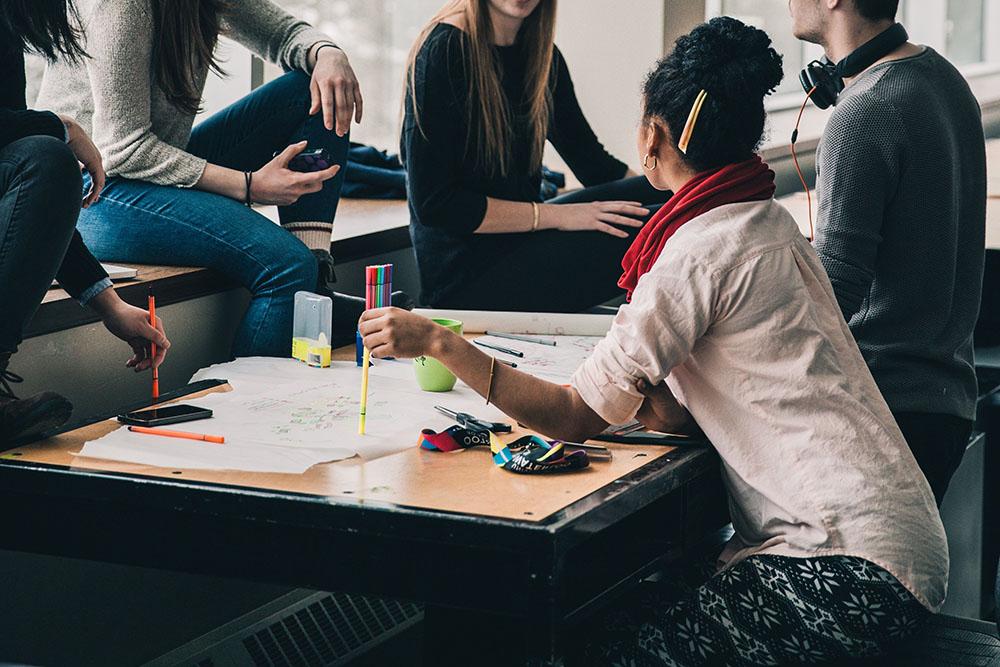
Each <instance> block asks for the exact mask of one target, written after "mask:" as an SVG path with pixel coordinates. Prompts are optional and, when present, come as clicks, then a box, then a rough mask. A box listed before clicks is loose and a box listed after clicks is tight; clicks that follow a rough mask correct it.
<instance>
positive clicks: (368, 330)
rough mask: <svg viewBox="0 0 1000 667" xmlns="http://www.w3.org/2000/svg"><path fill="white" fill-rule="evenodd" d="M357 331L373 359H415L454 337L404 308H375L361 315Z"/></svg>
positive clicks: (430, 352)
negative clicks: (445, 336)
mask: <svg viewBox="0 0 1000 667" xmlns="http://www.w3.org/2000/svg"><path fill="white" fill-rule="evenodd" d="M358 330H359V331H360V332H361V336H362V337H363V339H364V344H365V347H366V348H368V350H369V351H370V352H371V354H372V356H373V357H376V358H378V357H396V358H398V359H412V358H413V357H419V356H422V355H424V354H432V350H433V349H434V346H435V345H436V344H437V342H438V341H439V340H440V337H441V336H442V335H443V334H449V333H451V332H450V331H448V330H447V329H445V328H444V327H442V326H439V325H437V324H435V323H434V322H432V321H431V320H429V319H427V318H426V317H423V316H422V315H417V314H415V313H411V312H410V311H408V310H403V309H401V308H375V309H373V310H366V311H365V312H364V313H362V314H361V320H360V322H359V324H358Z"/></svg>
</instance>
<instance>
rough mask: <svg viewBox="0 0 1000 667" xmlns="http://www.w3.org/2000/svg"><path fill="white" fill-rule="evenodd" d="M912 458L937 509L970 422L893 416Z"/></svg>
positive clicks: (969, 431) (902, 414)
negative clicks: (926, 484) (918, 466)
mask: <svg viewBox="0 0 1000 667" xmlns="http://www.w3.org/2000/svg"><path fill="white" fill-rule="evenodd" d="M893 417H895V418H896V423H897V424H898V425H899V430H900V431H902V432H903V437H904V438H906V443H907V444H908V445H909V446H910V451H912V452H913V456H914V458H916V459H917V463H918V464H919V465H920V469H921V470H922V471H923V472H924V476H925V477H926V478H927V481H928V482H930V485H931V490H932V491H933V492H934V500H936V501H937V504H938V507H940V506H941V500H942V499H944V494H945V491H947V490H948V483H949V482H951V476H952V475H954V474H955V471H956V470H958V466H959V464H960V463H961V462H962V456H963V455H964V454H965V448H966V447H967V446H968V445H969V436H971V435H972V428H973V422H971V421H969V420H968V419H962V418H961V417H956V416H954V415H942V414H931V413H924V412H894V413H893Z"/></svg>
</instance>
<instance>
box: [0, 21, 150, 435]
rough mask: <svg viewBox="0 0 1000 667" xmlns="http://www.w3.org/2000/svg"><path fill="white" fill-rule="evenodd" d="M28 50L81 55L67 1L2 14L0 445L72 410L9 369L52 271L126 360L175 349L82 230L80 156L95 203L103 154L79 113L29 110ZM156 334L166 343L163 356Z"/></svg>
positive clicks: (137, 364)
mask: <svg viewBox="0 0 1000 667" xmlns="http://www.w3.org/2000/svg"><path fill="white" fill-rule="evenodd" d="M25 48H30V49H33V50H36V51H38V52H39V53H41V54H43V55H45V56H46V57H48V58H49V59H52V58H55V57H56V55H57V53H58V54H62V55H63V56H64V57H67V58H80V57H82V53H83V52H82V50H81V48H80V43H79V34H78V33H77V32H76V30H75V29H74V27H73V25H72V24H71V22H70V19H69V17H67V15H66V7H65V4H64V3H51V2H39V3H35V2H30V3H14V4H11V5H10V6H7V5H5V6H4V14H3V16H0V444H8V443H10V442H13V441H15V440H24V439H30V438H31V437H34V436H37V435H40V434H41V433H44V432H46V431H49V430H52V429H55V428H57V427H59V426H61V425H62V424H63V423H64V422H65V421H66V420H67V419H69V417H70V414H71V413H72V410H73V406H72V405H71V404H70V403H69V401H68V400H66V399H65V398H64V397H62V396H59V395H58V394H54V393H52V392H44V393H42V394H39V395H37V396H32V397H30V398H27V399H19V398H18V397H17V396H16V395H15V394H14V392H13V391H12V390H11V388H10V383H11V382H20V381H21V378H20V376H18V375H15V374H14V373H12V372H10V371H9V370H8V367H9V365H10V359H11V356H12V355H13V354H14V353H15V352H16V351H17V347H18V345H20V343H21V339H22V337H23V335H24V329H25V327H26V326H27V325H28V323H29V322H30V321H31V318H32V316H33V315H34V314H35V310H36V309H37V308H38V304H40V303H41V302H42V299H43V298H44V297H45V293H46V291H47V290H48V289H49V287H50V286H51V285H52V280H53V278H57V277H58V279H59V283H60V284H61V285H62V286H63V287H64V288H65V289H66V291H68V292H69V293H70V294H71V295H72V296H74V297H75V298H77V299H78V300H79V301H80V303H81V304H83V305H85V306H90V307H91V308H93V309H94V310H95V311H97V312H98V313H99V314H100V316H101V319H102V320H103V321H104V325H105V326H106V327H107V328H108V330H109V331H111V333H113V334H114V335H116V336H118V337H119V338H121V339H122V340H124V341H125V342H127V343H128V344H129V345H130V346H131V347H132V350H133V355H132V358H131V359H129V360H128V362H127V364H126V365H127V366H129V367H132V368H135V369H136V370H137V371H138V370H146V369H148V368H150V367H152V366H154V365H155V366H159V364H160V362H162V361H163V357H164V355H165V354H166V351H167V348H169V347H170V342H169V341H168V340H167V338H166V336H165V335H164V334H163V325H162V323H160V322H159V321H157V323H156V328H154V327H153V326H151V325H150V323H149V313H147V312H146V311H144V310H142V309H141V308H135V307H133V306H130V305H128V304H127V303H125V302H124V301H122V300H121V298H119V297H118V294H116V293H115V290H114V289H112V288H111V281H110V280H109V279H108V274H107V273H105V271H104V269H102V268H101V265H100V263H99V262H98V261H97V260H96V259H94V257H93V255H91V254H90V253H89V252H88V251H87V247H86V246H85V245H84V244H83V241H82V239H81V238H80V234H79V233H77V231H76V220H77V216H79V214H80V206H81V201H80V199H81V198H80V191H81V187H82V184H81V177H80V163H81V162H82V163H83V165H84V169H86V170H87V171H88V173H89V174H90V180H91V182H92V188H91V191H90V193H89V194H87V195H86V197H84V199H83V203H82V205H83V206H85V207H86V206H91V205H93V203H94V202H96V201H98V199H99V196H100V194H101V186H102V184H103V183H104V169H103V168H102V167H101V154H100V153H99V152H98V150H97V148H95V147H94V144H93V143H92V142H91V141H90V138H89V137H88V136H87V134H86V132H84V131H83V129H82V128H81V127H80V125H79V124H77V123H76V122H74V121H73V120H72V119H70V118H66V117H63V118H60V117H58V116H56V115H55V114H53V113H51V112H48V111H32V110H28V109H27V108H26V104H25V99H24V85H25V81H24V50H25ZM150 342H152V343H155V344H156V346H157V355H156V358H155V359H154V358H151V357H150V354H149V349H148V344H149V343H150Z"/></svg>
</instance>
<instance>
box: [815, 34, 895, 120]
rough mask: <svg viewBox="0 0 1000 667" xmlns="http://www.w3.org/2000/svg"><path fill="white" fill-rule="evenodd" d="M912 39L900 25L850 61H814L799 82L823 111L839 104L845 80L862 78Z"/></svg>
mask: <svg viewBox="0 0 1000 667" xmlns="http://www.w3.org/2000/svg"><path fill="white" fill-rule="evenodd" d="M909 39H910V36H909V35H907V34H906V28H904V27H903V25H902V24H901V23H896V24H895V25H893V26H892V27H891V28H888V29H886V30H884V31H882V32H881V33H879V34H878V35H876V36H875V37H873V38H872V39H871V40H869V41H867V42H865V43H864V44H862V45H861V46H859V47H858V48H857V49H856V50H855V51H853V52H852V53H851V54H850V55H848V56H847V57H846V58H844V59H843V60H841V61H840V62H838V63H836V64H834V63H831V62H830V61H829V60H828V59H827V58H826V57H823V58H822V59H821V60H814V61H812V62H811V63H809V64H808V65H806V68H805V69H804V70H802V72H801V73H800V74H799V82H800V83H801V84H802V88H803V89H804V90H805V91H806V92H807V93H810V92H811V93H812V95H811V99H812V101H813V103H814V104H815V105H816V106H818V107H819V108H820V109H827V108H829V107H831V106H833V105H835V104H837V97H838V96H839V95H840V92H841V91H842V90H843V89H844V79H845V78H849V77H852V76H855V75H856V74H860V73H861V72H863V71H864V70H866V69H867V68H868V67H870V66H871V65H872V64H873V63H875V62H876V61H878V60H880V59H881V58H884V57H885V56H887V55H889V54H890V53H892V52H893V51H895V50H896V49H897V48H899V47H900V46H902V45H903V44H905V43H906V42H907V40H909Z"/></svg>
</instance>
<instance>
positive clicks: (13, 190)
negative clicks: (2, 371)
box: [0, 136, 82, 354]
mask: <svg viewBox="0 0 1000 667" xmlns="http://www.w3.org/2000/svg"><path fill="white" fill-rule="evenodd" d="M81 187H82V180H81V176H80V165H79V164H78V163H77V161H76V158H75V157H74V156H73V153H72V152H71V151H70V149H69V147H68V146H67V145H66V144H65V143H64V142H62V141H60V140H58V139H53V138H52V137H43V136H33V137H26V138H24V139H19V140H17V141H15V142H13V143H11V144H8V145H7V146H5V147H4V148H0V354H9V353H13V352H15V351H16V350H17V346H18V345H19V344H20V343H21V337H22V335H23V332H24V329H25V327H26V326H27V325H28V322H29V321H30V320H31V318H32V316H33V315H34V314H35V310H37V308H38V304H40V303H41V302H42V299H43V298H44V297H45V292H46V290H48V289H49V286H50V285H51V284H52V280H53V278H55V276H56V273H57V272H58V271H59V267H60V266H61V265H62V261H63V257H65V255H66V249H67V248H68V247H69V243H70V241H71V240H72V238H73V231H74V230H75V229H76V219H77V216H78V215H79V213H80V189H81Z"/></svg>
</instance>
